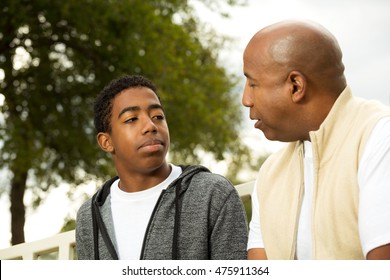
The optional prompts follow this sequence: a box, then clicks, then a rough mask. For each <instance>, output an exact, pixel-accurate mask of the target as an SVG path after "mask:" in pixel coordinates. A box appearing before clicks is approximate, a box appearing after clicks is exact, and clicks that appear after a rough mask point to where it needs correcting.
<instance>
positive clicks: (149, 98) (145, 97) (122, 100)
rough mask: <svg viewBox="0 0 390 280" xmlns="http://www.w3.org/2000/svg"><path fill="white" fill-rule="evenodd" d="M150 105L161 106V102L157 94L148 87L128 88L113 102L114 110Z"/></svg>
mask: <svg viewBox="0 0 390 280" xmlns="http://www.w3.org/2000/svg"><path fill="white" fill-rule="evenodd" d="M150 104H159V105H161V103H160V100H159V98H158V96H157V94H156V93H155V92H154V91H153V90H151V89H150V88H147V87H134V88H127V89H125V90H122V91H121V92H120V93H118V94H117V95H116V96H115V98H114V100H113V107H114V108H113V109H114V110H115V108H116V109H119V110H120V108H123V107H127V106H140V107H144V106H148V105H150Z"/></svg>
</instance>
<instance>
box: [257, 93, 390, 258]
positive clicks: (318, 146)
mask: <svg viewBox="0 0 390 280" xmlns="http://www.w3.org/2000/svg"><path fill="white" fill-rule="evenodd" d="M389 115H390V108H388V107H386V106H384V105H381V104H380V103H378V102H375V101H364V100H362V99H359V98H356V97H352V95H351V92H350V89H349V87H347V88H346V89H345V90H344V91H343V92H342V94H341V95H340V96H339V98H338V99H337V101H336V103H335V104H334V106H333V107H332V110H331V111H330V113H329V115H328V116H327V118H326V119H325V121H324V122H323V123H322V125H321V126H320V128H319V130H318V131H313V132H310V138H311V142H312V146H313V163H314V173H313V174H314V186H313V205H312V256H313V259H364V257H365V256H363V253H362V248H361V245H360V239H359V231H358V204H359V199H358V198H359V186H358V182H357V172H358V167H359V161H360V158H361V156H362V153H363V150H364V145H365V144H366V142H367V139H368V137H369V135H370V133H371V131H372V129H373V128H374V126H375V124H376V123H377V121H378V120H379V119H380V118H382V117H384V116H389ZM303 157H304V155H303V143H302V142H294V143H290V144H288V145H287V147H286V148H284V149H283V150H281V151H280V152H278V153H276V154H274V155H272V156H270V157H269V159H268V160H267V161H266V162H265V163H264V165H263V166H262V168H261V169H260V172H259V177H258V180H257V184H258V185H257V187H258V194H257V195H258V197H259V201H260V223H261V229H262V235H263V240H264V244H265V249H266V253H267V257H268V259H294V258H295V249H296V240H297V227H298V219H299V213H300V208H301V200H302V194H303V190H304V182H303V178H304V177H303Z"/></svg>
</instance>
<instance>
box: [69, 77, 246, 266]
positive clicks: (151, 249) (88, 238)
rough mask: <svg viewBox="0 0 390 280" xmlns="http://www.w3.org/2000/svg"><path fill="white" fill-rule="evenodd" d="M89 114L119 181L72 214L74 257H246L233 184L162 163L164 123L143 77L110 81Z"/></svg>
mask: <svg viewBox="0 0 390 280" xmlns="http://www.w3.org/2000/svg"><path fill="white" fill-rule="evenodd" d="M94 113H95V118H94V123H95V127H96V129H97V141H98V143H99V146H100V147H101V149H102V150H103V151H105V152H107V153H110V154H111V156H112V159H113V162H114V165H115V168H116V171H117V174H118V176H116V177H114V178H112V179H110V180H108V181H107V182H106V183H105V184H104V185H103V187H102V188H101V189H100V190H98V191H97V193H96V194H95V195H94V196H93V197H92V198H91V199H89V200H88V201H86V202H85V203H84V204H83V205H82V206H81V208H80V209H79V211H78V214H77V226H76V248H77V255H78V259H126V260H131V259H155V260H157V259H160V260H169V259H194V260H195V259H199V260H201V259H203V260H204V259H233V260H238V259H245V258H246V245H247V226H246V216H245V211H244V208H243V205H242V203H241V200H240V197H239V195H238V193H237V191H236V190H235V188H234V187H233V186H232V184H231V183H230V182H229V181H228V180H227V179H226V178H224V177H222V176H220V175H217V174H213V173H211V172H210V171H209V170H208V169H206V168H205V167H203V166H176V165H173V164H170V163H168V162H167V160H166V154H167V152H168V149H169V144H170V139H169V130H168V125H167V122H166V119H165V113H164V109H163V107H162V105H161V102H160V97H159V95H158V93H157V89H156V87H155V85H154V84H153V83H152V82H151V81H150V80H148V79H147V78H145V77H142V76H123V77H121V78H119V79H117V80H114V81H112V82H111V83H110V84H109V85H108V86H106V87H105V88H104V89H103V90H102V92H101V93H100V95H99V96H98V97H97V100H96V102H95V106H94Z"/></svg>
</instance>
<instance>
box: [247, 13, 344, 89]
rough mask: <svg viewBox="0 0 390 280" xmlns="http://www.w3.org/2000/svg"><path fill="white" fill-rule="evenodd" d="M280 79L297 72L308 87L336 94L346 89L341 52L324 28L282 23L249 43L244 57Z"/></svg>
mask: <svg viewBox="0 0 390 280" xmlns="http://www.w3.org/2000/svg"><path fill="white" fill-rule="evenodd" d="M249 48H250V51H251V52H252V55H253V52H255V54H254V56H253V57H252V58H251V59H252V60H253V59H259V63H260V64H261V65H262V66H263V67H265V68H267V69H270V70H272V69H273V70H279V71H281V72H279V74H281V75H282V76H284V75H287V73H288V72H290V71H294V70H295V71H299V72H301V73H302V74H303V75H305V76H306V78H307V81H308V85H309V86H311V87H314V88H315V89H321V90H324V91H327V92H330V93H334V94H339V93H341V91H342V90H343V89H344V88H345V86H346V82H345V77H344V65H343V62H342V52H341V50H340V47H339V44H338V42H337V40H336V38H335V37H334V36H333V35H332V34H331V33H330V32H329V31H328V30H327V29H325V28H324V27H322V26H321V25H319V24H316V23H313V22H306V21H282V22H278V23H276V24H273V25H270V26H267V27H265V28H263V29H262V30H260V31H259V32H257V33H256V34H255V35H254V36H253V38H252V39H251V40H250V42H249V44H248V46H247V49H246V50H245V53H244V56H245V54H247V53H248V52H249Z"/></svg>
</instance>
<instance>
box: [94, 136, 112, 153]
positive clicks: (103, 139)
mask: <svg viewBox="0 0 390 280" xmlns="http://www.w3.org/2000/svg"><path fill="white" fill-rule="evenodd" d="M96 138H97V142H98V144H99V146H100V148H101V149H102V150H103V151H105V152H107V153H112V152H113V151H114V147H113V146H112V143H111V137H110V135H109V134H108V133H107V132H99V133H98V134H97V137H96Z"/></svg>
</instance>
